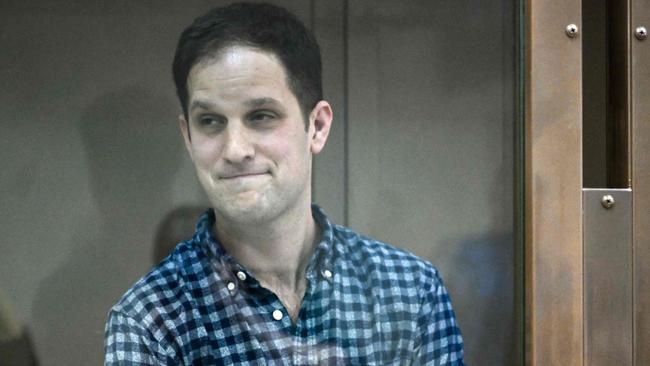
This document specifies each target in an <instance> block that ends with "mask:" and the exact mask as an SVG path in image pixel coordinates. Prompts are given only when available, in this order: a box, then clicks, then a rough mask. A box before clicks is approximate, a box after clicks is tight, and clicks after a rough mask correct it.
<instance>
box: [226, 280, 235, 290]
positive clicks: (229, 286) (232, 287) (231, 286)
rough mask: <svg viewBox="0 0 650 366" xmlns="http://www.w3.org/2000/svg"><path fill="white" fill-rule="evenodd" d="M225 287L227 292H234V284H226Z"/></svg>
mask: <svg viewBox="0 0 650 366" xmlns="http://www.w3.org/2000/svg"><path fill="white" fill-rule="evenodd" d="M226 287H228V290H230V291H233V290H235V283H234V282H228V284H227V285H226Z"/></svg>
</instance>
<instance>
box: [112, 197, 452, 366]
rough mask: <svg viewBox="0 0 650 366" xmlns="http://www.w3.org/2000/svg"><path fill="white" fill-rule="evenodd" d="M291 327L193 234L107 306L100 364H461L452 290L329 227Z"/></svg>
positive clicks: (251, 280) (212, 246) (230, 262)
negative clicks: (109, 308) (104, 340)
mask: <svg viewBox="0 0 650 366" xmlns="http://www.w3.org/2000/svg"><path fill="white" fill-rule="evenodd" d="M313 215H314V218H315V219H316V221H317V223H318V224H319V226H320V228H321V230H322V239H321V242H320V243H319V245H318V246H317V248H316V250H315V252H314V254H313V256H312V258H311V260H310V263H309V264H308V267H307V271H306V276H307V289H306V291H305V295H304V298H303V301H302V305H301V309H300V313H299V315H298V319H297V321H296V322H295V323H293V322H292V320H291V318H290V317H289V316H288V314H287V311H286V309H285V307H284V306H283V305H282V303H281V302H280V300H279V299H278V297H277V296H275V295H274V294H273V293H272V292H271V291H269V290H267V289H266V288H264V287H262V286H261V285H260V284H259V282H258V281H257V280H256V279H255V276H254V275H253V274H252V273H250V272H248V271H247V270H246V269H245V268H244V267H242V266H241V265H240V264H238V263H237V262H236V261H235V260H234V258H233V257H232V256H230V255H228V253H226V252H225V250H224V249H223V248H222V247H221V246H220V245H219V243H218V242H217V241H216V240H215V238H214V236H213V235H212V233H211V232H212V230H211V228H212V226H213V225H214V220H215V219H214V213H213V212H212V211H208V212H207V213H205V214H204V215H202V216H201V219H200V220H199V223H198V225H197V230H196V234H195V235H194V237H193V238H192V239H190V240H188V241H186V242H183V243H181V244H180V245H178V246H177V247H176V249H175V250H174V252H173V253H172V254H171V255H170V256H168V257H167V258H166V259H165V260H163V262H162V263H161V264H160V265H158V266H157V267H156V268H154V269H153V270H152V271H151V272H150V273H149V274H147V275H146V276H145V277H143V278H142V279H140V281H138V282H137V283H136V284H135V285H134V286H133V287H132V288H131V289H130V290H129V291H128V292H127V293H126V294H125V295H124V297H123V298H122V299H121V300H120V301H119V302H118V303H117V304H116V305H115V306H113V308H112V309H111V311H110V313H109V317H108V322H107V324H106V344H105V347H106V350H105V351H106V358H105V363H106V364H107V365H115V364H120V365H124V364H129V365H130V364H137V365H179V364H184V365H190V364H191V365H231V364H241V365H321V364H327V365H330V364H336V365H404V364H418V365H424V364H426V365H463V340H462V337H461V335H460V330H459V328H458V326H457V324H456V320H455V317H454V312H453V310H452V307H451V302H450V300H449V295H448V294H447V291H446V289H445V287H444V286H443V284H442V281H441V279H440V277H439V276H438V272H437V271H436V269H435V268H433V267H432V266H431V265H430V264H429V263H427V262H425V261H423V260H421V259H419V258H417V257H415V256H413V255H412V254H409V253H407V252H404V251H402V250H400V249H397V248H394V247H391V246H389V245H386V244H383V243H379V242H377V241H375V240H372V239H369V238H366V237H363V236H361V235H359V234H357V233H355V232H353V231H351V230H350V229H347V228H345V227H341V226H336V225H332V224H330V222H329V221H328V219H327V217H326V216H325V214H324V213H323V212H322V211H321V210H320V209H319V208H318V207H317V206H314V207H313Z"/></svg>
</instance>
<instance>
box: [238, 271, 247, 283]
mask: <svg viewBox="0 0 650 366" xmlns="http://www.w3.org/2000/svg"><path fill="white" fill-rule="evenodd" d="M237 278H239V280H240V281H246V273H244V272H242V271H239V272H237Z"/></svg>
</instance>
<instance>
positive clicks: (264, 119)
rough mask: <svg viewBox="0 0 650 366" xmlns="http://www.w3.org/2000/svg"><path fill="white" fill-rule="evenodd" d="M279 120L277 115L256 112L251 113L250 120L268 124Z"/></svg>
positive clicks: (267, 112)
mask: <svg viewBox="0 0 650 366" xmlns="http://www.w3.org/2000/svg"><path fill="white" fill-rule="evenodd" d="M276 118H277V115H276V114H275V113H273V112H269V111H256V112H253V113H251V115H250V117H249V119H250V120H251V121H252V122H254V123H268V122H271V121H273V120H275V119H276Z"/></svg>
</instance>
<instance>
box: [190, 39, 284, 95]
mask: <svg viewBox="0 0 650 366" xmlns="http://www.w3.org/2000/svg"><path fill="white" fill-rule="evenodd" d="M187 85H188V91H189V93H190V99H192V94H195V93H200V92H207V91H213V92H216V91H220V92H227V91H233V90H234V91H238V92H241V90H242V89H246V88H265V87H266V88H268V89H276V91H283V89H288V84H287V78H286V73H285V69H284V67H283V65H282V62H281V61H280V60H279V59H278V57H277V56H276V55H275V54H273V53H271V52H266V51H262V50H259V49H256V48H252V47H246V46H233V47H228V48H226V49H223V50H221V51H220V52H219V53H217V54H215V55H212V56H209V57H206V58H204V59H203V60H201V61H200V62H198V63H197V64H195V65H194V66H193V67H192V69H191V70H190V73H189V75H188V80H187ZM278 89H279V90H278Z"/></svg>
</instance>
